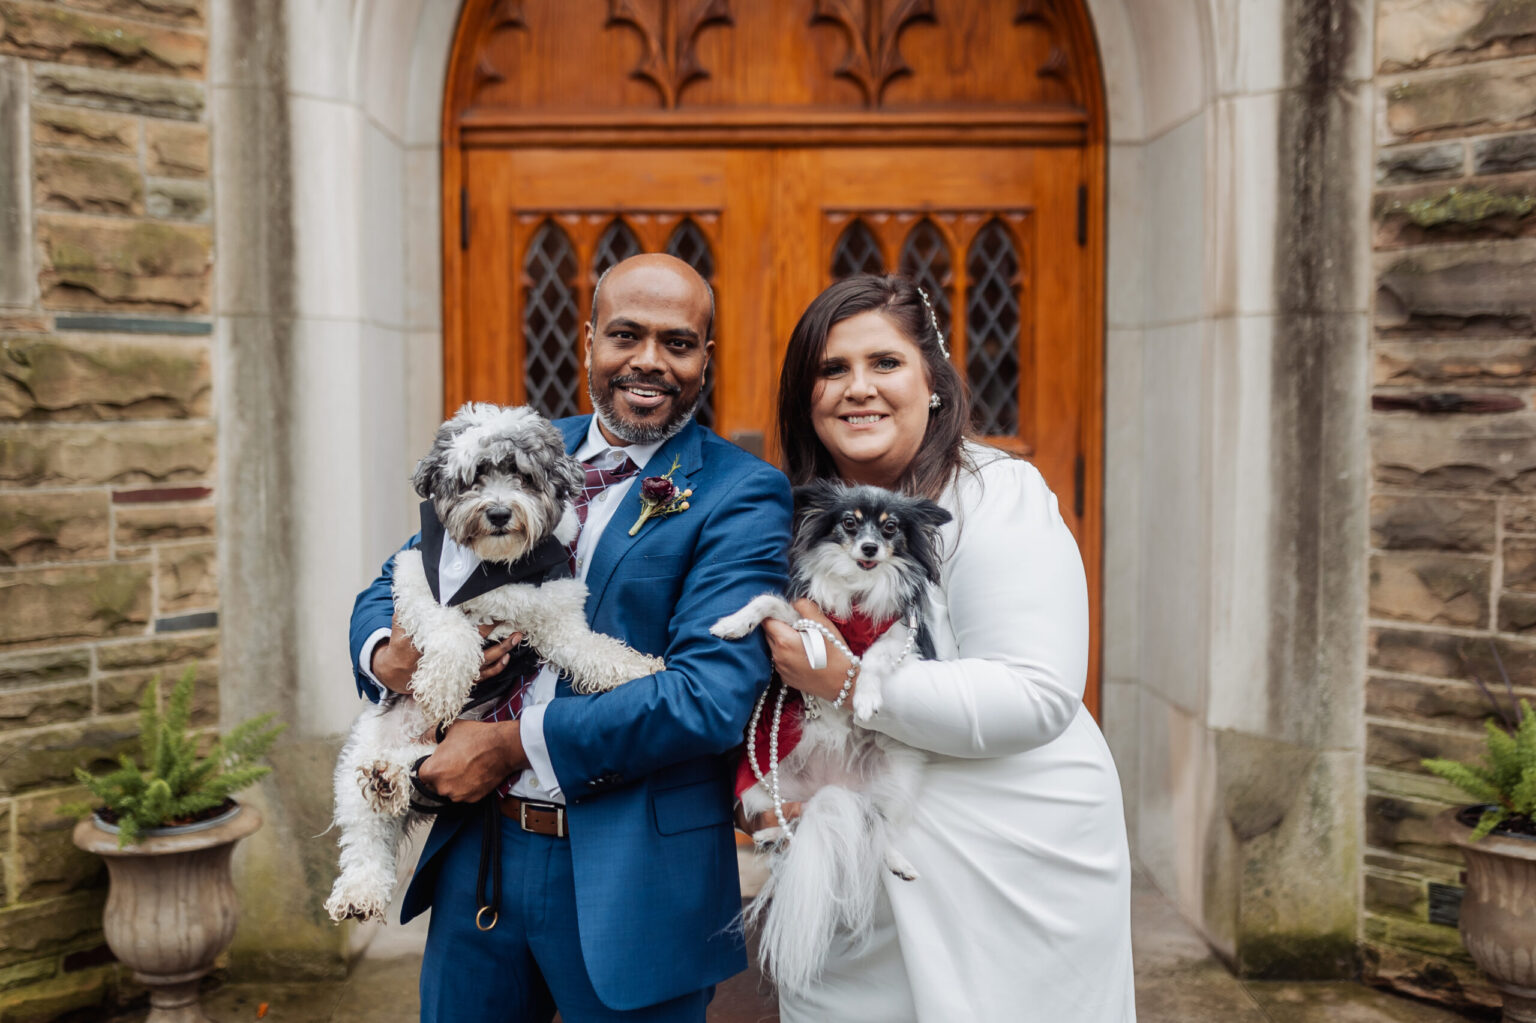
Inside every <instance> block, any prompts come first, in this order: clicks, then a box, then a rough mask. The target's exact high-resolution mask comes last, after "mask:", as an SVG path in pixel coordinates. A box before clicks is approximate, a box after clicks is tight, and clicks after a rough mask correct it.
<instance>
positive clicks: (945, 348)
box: [917, 288, 949, 359]
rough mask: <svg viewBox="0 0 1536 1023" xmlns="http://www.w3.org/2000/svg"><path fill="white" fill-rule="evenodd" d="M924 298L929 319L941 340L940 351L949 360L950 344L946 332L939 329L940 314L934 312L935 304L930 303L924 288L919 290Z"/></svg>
mask: <svg viewBox="0 0 1536 1023" xmlns="http://www.w3.org/2000/svg"><path fill="white" fill-rule="evenodd" d="M917 293H918V295H920V296H921V297H922V300H923V305H925V306H927V307H928V319H929V321H930V322H931V323H932V324H933V333H934V336H935V337H937V338H938V339H939V351H941V352H943V353H944V358H946V359H947V358H949V343H948V342H946V341H945V340H944V332H943V331H942V330H940V329H939V314H938V313H936V312H934V311H933V303H932V302H930V301H928V292H926V291H924V290H923V289H922V288H918V289H917Z"/></svg>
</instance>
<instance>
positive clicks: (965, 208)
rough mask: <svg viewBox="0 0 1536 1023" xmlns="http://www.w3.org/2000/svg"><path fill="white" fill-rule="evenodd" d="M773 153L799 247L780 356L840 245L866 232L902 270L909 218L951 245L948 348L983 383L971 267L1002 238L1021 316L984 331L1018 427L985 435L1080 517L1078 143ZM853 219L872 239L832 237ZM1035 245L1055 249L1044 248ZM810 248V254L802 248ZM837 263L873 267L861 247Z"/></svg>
mask: <svg viewBox="0 0 1536 1023" xmlns="http://www.w3.org/2000/svg"><path fill="white" fill-rule="evenodd" d="M897 157H899V159H898V158H897ZM780 162H781V166H780V170H779V174H778V178H779V180H780V182H781V183H783V184H784V185H785V186H786V192H785V195H784V198H783V200H782V202H781V204H780V208H779V210H778V211H777V212H776V215H775V218H774V219H775V223H776V225H777V229H778V231H779V233H780V243H781V244H783V245H785V246H786V247H788V248H789V249H791V250H794V251H796V252H798V253H801V254H802V256H801V259H800V261H799V262H800V265H799V266H798V267H797V268H796V269H795V271H794V278H793V281H792V283H791V282H785V283H784V285H783V286H781V287H780V289H779V292H778V309H777V315H776V321H777V326H776V329H775V337H776V339H777V341H778V354H779V357H780V358H782V352H783V345H784V344H785V343H786V342H787V338H788V336H789V331H790V330H791V329H792V327H793V324H794V322H795V320H796V319H797V318H798V317H799V314H800V312H801V310H803V309H804V307H805V305H806V303H807V302H809V301H810V299H811V298H813V297H814V296H815V295H816V294H817V293H818V292H819V291H820V290H821V289H822V288H824V287H825V286H826V285H827V284H829V283H831V281H832V280H833V279H835V277H836V276H838V274H837V272H836V269H838V267H837V265H836V264H837V263H838V262H839V261H838V260H837V258H836V257H837V256H839V255H841V254H843V252H846V251H848V250H849V249H855V250H856V251H857V252H858V253H860V254H862V253H863V252H865V251H867V249H868V245H869V243H871V242H872V243H873V244H874V245H876V246H878V248H879V250H880V255H879V258H878V264H879V265H878V269H883V270H897V269H900V267H901V254H902V250H903V248H904V247H905V246H906V243H907V242H908V241H909V240H911V238H912V234H913V231H914V230H916V229H917V227H918V225H920V224H925V223H926V224H928V225H931V227H932V230H933V232H934V237H935V238H936V240H938V241H939V242H941V243H942V244H943V245H945V246H947V264H948V274H947V279H946V280H943V281H940V282H938V283H940V284H942V285H943V289H944V296H945V299H946V300H947V301H946V303H943V304H947V305H948V307H949V309H950V311H951V315H950V324H949V331H948V333H949V336H950V338H951V340H952V344H951V354H952V356H953V358H954V360H955V362H956V364H957V366H959V367H960V369H961V373H962V375H965V376H967V377H968V379H969V382H970V383H971V385H972V390H973V391H982V390H984V387H985V384H986V383H987V381H986V380H985V379H984V378H983V377H982V376H981V375H980V371H981V370H985V369H986V363H985V361H984V359H983V354H984V353H981V352H979V351H977V352H971V351H970V350H969V346H968V341H969V335H970V333H971V330H970V328H971V325H972V324H971V321H972V319H973V315H968V314H974V312H975V310H976V308H977V306H978V305H985V304H986V303H984V302H982V301H981V299H982V298H983V297H984V296H981V295H978V294H976V293H975V289H974V288H973V287H972V285H973V284H981V283H990V282H987V281H977V282H973V281H971V280H969V276H970V274H969V271H970V270H971V269H972V267H973V265H974V264H975V262H976V260H975V258H973V257H975V256H977V255H978V254H979V253H978V246H979V243H981V242H985V241H986V240H987V239H988V238H989V237H994V236H995V237H1003V238H1006V239H1007V244H1008V245H1009V246H1010V248H1011V252H1012V253H1013V256H1014V259H1015V262H1016V264H1017V266H1016V269H1015V271H1014V273H1013V274H1012V275H1011V276H1012V277H1013V278H1014V280H1013V281H1012V287H1013V289H1014V291H1013V297H1014V299H1015V300H1016V301H1017V303H1018V307H1019V308H1018V320H1017V322H1016V324H1013V325H1005V326H1004V328H1003V329H1002V330H1000V331H994V332H992V334H991V335H990V336H989V337H988V338H987V339H988V340H990V341H992V342H993V347H996V342H997V341H999V340H1001V339H1003V338H1006V341H1007V343H1008V344H1010V345H1011V346H1012V353H1011V354H1012V359H1013V360H1016V361H1013V362H1011V364H1012V365H1014V366H1015V367H1016V380H1014V381H1012V382H1011V383H1012V389H1014V393H1013V395H1012V396H1011V397H1012V408H1013V409H1014V411H1013V413H1012V415H1011V416H1010V417H1008V419H1007V421H1009V422H1010V423H1011V425H1012V427H1013V428H1012V429H1011V430H1010V431H1009V432H1008V433H1006V434H1001V435H999V434H996V433H994V434H993V435H992V436H990V437H989V440H991V441H992V442H993V443H997V444H999V445H1000V446H1003V447H1007V448H1010V449H1012V450H1014V451H1018V452H1020V453H1023V454H1026V455H1028V456H1029V457H1030V458H1031V460H1032V461H1034V462H1035V463H1036V465H1037V466H1038V467H1039V468H1040V470H1041V472H1042V473H1043V474H1044V475H1045V477H1046V479H1047V480H1048V481H1049V482H1050V483H1051V485H1052V487H1053V489H1055V490H1056V491H1057V492H1058V493H1059V494H1061V495H1063V498H1062V501H1063V512H1064V514H1065V516H1066V517H1067V518H1068V521H1069V522H1070V523H1071V524H1072V525H1073V527H1074V529H1078V527H1080V526H1081V524H1082V523H1081V521H1080V520H1081V517H1082V516H1081V515H1080V514H1078V513H1077V512H1076V509H1075V507H1074V505H1075V503H1076V502H1075V500H1074V498H1075V485H1076V479H1075V473H1076V460H1077V458H1078V456H1079V455H1080V454H1082V448H1081V440H1082V438H1081V435H1080V433H1079V431H1078V430H1077V429H1076V426H1077V423H1078V420H1079V418H1080V417H1081V415H1082V414H1083V412H1084V411H1085V405H1086V402H1085V396H1084V395H1083V391H1082V386H1081V385H1082V367H1081V365H1080V362H1081V353H1082V345H1081V343H1080V334H1079V333H1078V331H1079V330H1080V325H1081V322H1082V317H1081V315H1080V313H1078V312H1077V311H1076V307H1079V306H1081V305H1082V303H1083V301H1084V298H1083V295H1082V293H1081V291H1080V290H1079V289H1078V284H1077V282H1078V281H1079V280H1080V279H1081V277H1082V267H1081V265H1082V264H1083V263H1084V262H1086V258H1087V254H1086V251H1085V250H1084V249H1082V248H1081V247H1080V246H1079V245H1078V243H1077V203H1076V197H1077V189H1078V182H1079V181H1080V178H1079V176H1078V172H1079V155H1078V153H1077V152H1076V151H1073V150H1057V151H1046V152H1039V151H1033V152H1032V151H1028V150H1024V151H1009V150H1002V151H999V150H997V149H977V150H966V149H959V148H945V149H930V150H924V149H910V148H909V149H903V150H901V151H899V153H872V152H869V151H867V150H857V149H850V150H839V149H831V148H816V149H803V150H785V151H783V152H781V153H780ZM978 166H979V167H984V168H985V170H984V171H983V172H981V173H978V174H976V175H975V176H971V175H968V174H966V173H965V172H964V169H965V168H970V167H978ZM896 168H899V173H898V172H897V170H896ZM860 226H862V227H864V228H865V229H866V230H865V232H864V235H865V237H867V238H868V239H869V242H866V243H864V244H863V245H859V246H857V248H856V247H855V245H850V246H848V248H847V249H845V250H843V252H840V250H839V242H844V241H847V240H848V238H849V236H850V234H851V233H852V232H855V231H857V230H858V229H859V227H860ZM856 244H857V243H856ZM1042 251H1044V252H1049V253H1051V254H1052V255H1051V258H1050V259H1049V260H1042V259H1041V258H1040V257H1039V256H1038V253H1039V252H1042ZM806 253H815V254H816V255H815V257H814V258H805V256H804V254H806ZM842 262H843V263H844V264H845V265H851V263H860V264H861V267H862V268H865V269H876V268H877V267H875V266H871V265H869V264H868V262H867V261H863V260H861V259H857V258H855V259H853V260H852V261H850V260H843V261H842ZM968 356H970V357H973V358H974V359H975V363H971V362H968ZM1079 532H1080V530H1079Z"/></svg>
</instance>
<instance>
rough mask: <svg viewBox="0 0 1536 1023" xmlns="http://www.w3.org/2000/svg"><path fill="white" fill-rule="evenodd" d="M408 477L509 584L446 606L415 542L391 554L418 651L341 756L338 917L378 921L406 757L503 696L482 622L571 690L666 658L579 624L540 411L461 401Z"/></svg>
mask: <svg viewBox="0 0 1536 1023" xmlns="http://www.w3.org/2000/svg"><path fill="white" fill-rule="evenodd" d="M412 483H413V484H414V485H415V488H416V492H417V493H418V494H420V495H421V497H422V498H423V499H424V504H423V510H422V516H423V520H424V526H425V527H432V528H441V530H442V531H443V533H445V534H446V536H447V537H448V538H450V539H452V540H453V541H454V542H455V543H458V544H459V545H461V546H463V547H467V548H468V549H469V550H470V551H472V552H474V553H475V554H476V555H478V556H479V557H480V559H481V561H482V564H481V566H480V569H479V571H481V572H490V571H492V570H494V571H495V572H497V573H499V575H498V577H497V578H503V577H504V579H505V581H504V582H502V583H501V584H500V585H496V586H494V588H489V589H487V590H486V591H485V592H482V593H480V594H478V595H477V596H474V597H471V598H470V599H468V600H464V601H463V602H462V603H459V604H457V605H455V606H445V605H444V603H443V602H442V601H440V600H439V599H438V595H437V594H436V593H434V592H433V583H432V581H431V580H435V579H436V578H437V574H436V565H433V566H431V580H429V578H428V568H427V566H425V565H424V564H423V561H422V551H421V549H420V548H410V549H407V550H403V551H401V552H400V553H399V554H397V555H395V564H394V598H395V614H396V617H397V618H398V620H399V622H400V624H401V626H402V628H403V629H404V630H405V633H406V635H408V636H409V637H410V639H411V642H412V643H414V644H415V645H416V647H417V649H419V650H420V651H421V660H420V661H419V663H418V664H417V666H416V672H415V674H414V675H413V676H412V677H411V695H410V696H405V697H398V698H393V699H388V700H384V701H381V702H379V703H378V704H372V705H370V706H369V707H367V708H366V709H365V710H364V711H363V712H362V713H361V714H359V715H358V717H357V720H356V722H354V723H353V725H352V731H351V734H350V735H349V736H348V738H347V742H346V745H345V746H344V747H343V748H342V751H341V756H340V758H339V759H338V761H337V763H336V777H335V789H336V824H337V825H338V826H339V827H340V829H341V836H340V839H339V844H340V845H341V875H340V876H339V877H338V878H337V879H336V884H335V887H334V888H333V889H332V891H331V896H330V898H329V899H328V900H326V904H325V908H326V910H327V911H328V912H329V913H330V915H331V918H332V919H333V920H338V921H339V920H344V919H347V918H353V919H359V920H382V919H383V917H384V910H385V908H386V907H387V906H388V905H389V900H390V897H391V895H392V894H393V892H394V888H395V856H396V852H397V851H398V848H399V845H400V842H401V840H402V839H403V838H404V837H405V835H406V834H407V833H408V832H409V831H410V829H411V828H413V827H414V826H415V825H417V824H419V823H420V822H421V821H422V820H425V819H426V818H425V816H424V815H423V814H421V813H418V812H416V811H415V810H413V809H411V805H410V803H411V784H410V773H411V769H412V766H413V765H414V764H415V763H416V762H417V761H418V760H420V759H421V758H422V757H424V756H427V755H429V754H430V753H431V752H432V750H433V749H434V748H435V746H436V743H437V736H438V734H439V730H440V728H441V727H443V726H446V725H447V724H448V723H449V722H451V721H454V720H455V719H457V718H459V717H471V718H478V717H483V716H484V715H485V714H488V713H489V712H490V711H491V710H492V709H493V707H494V705H495V704H496V702H498V699H499V698H502V697H505V696H506V695H507V687H505V686H503V687H502V688H501V689H500V690H499V691H498V690H496V689H494V688H491V689H489V690H488V689H487V686H485V685H481V686H478V687H477V686H476V685H475V680H476V678H477V676H478V675H479V673H480V667H481V663H482V660H483V656H482V650H483V647H484V644H485V643H486V642H487V640H486V639H485V638H483V637H482V636H481V635H480V632H479V629H478V628H477V626H480V625H486V624H491V623H495V624H496V628H495V629H494V630H493V631H492V632H491V634H490V640H491V641H495V640H499V639H502V638H504V637H506V636H509V635H511V634H512V633H514V632H520V633H522V634H523V642H524V643H526V644H527V645H528V646H530V647H531V648H532V649H533V651H535V652H536V653H537V655H538V658H539V659H540V660H543V661H547V662H549V663H550V664H552V665H554V666H555V667H556V668H558V669H560V670H562V671H563V672H564V673H565V674H568V675H570V676H571V679H572V688H573V689H575V690H576V691H577V692H582V693H593V692H602V691H604V690H608V689H612V688H614V687H615V686H618V685H620V684H622V683H624V682H627V681H629V680H630V679H634V678H640V677H642V676H645V675H650V674H653V673H654V672H658V671H661V670H663V668H664V667H665V665H664V664H663V663H662V661H661V660H660V659H659V658H655V657H649V656H646V655H645V654H641V653H639V652H637V651H635V650H633V649H631V648H630V647H629V646H627V645H625V644H624V643H622V642H620V641H619V640H617V639H614V638H612V637H611V636H605V635H602V634H600V633H594V632H593V631H592V630H591V629H590V628H589V627H588V626H587V617H586V603H587V587H586V584H584V583H583V582H581V581H580V580H579V579H573V578H571V573H570V568H569V564H568V558H569V554H568V550H567V548H568V545H569V544H570V543H571V542H572V541H573V540H575V538H576V534H577V532H578V530H579V528H580V523H579V520H578V518H577V515H576V510H575V505H574V501H575V499H576V497H577V495H579V494H580V493H581V490H582V483H583V472H582V468H581V465H580V463H579V462H577V461H576V460H575V459H574V458H572V457H570V456H569V455H567V454H566V453H565V442H564V439H563V438H562V437H561V435H560V431H558V430H557V429H555V427H554V426H553V425H552V424H551V423H550V422H549V421H548V420H546V419H545V418H544V417H542V416H540V415H539V414H538V413H537V412H535V411H534V410H532V409H530V408H526V407H521V406H520V407H516V408H507V407H502V406H498V405H489V404H483V403H476V404H468V405H465V406H464V407H463V408H461V409H459V411H458V412H457V413H456V414H455V415H454V417H453V418H452V419H450V420H449V421H448V422H446V423H444V424H443V425H442V427H440V428H439V429H438V431H437V437H436V440H435V441H434V443H433V445H432V450H431V451H429V452H428V453H427V456H426V457H425V458H423V459H422V460H421V461H420V462H419V463H418V464H417V466H416V472H415V474H414V475H413V477H412ZM433 516H435V522H434V521H431V519H432V517H433ZM439 523H440V527H438V524H439ZM511 674H512V673H511V672H507V673H503V676H502V677H504V678H505V677H507V676H509V675H511Z"/></svg>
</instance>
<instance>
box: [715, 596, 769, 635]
mask: <svg viewBox="0 0 1536 1023" xmlns="http://www.w3.org/2000/svg"><path fill="white" fill-rule="evenodd" d="M757 625H758V617H757V615H756V614H755V613H754V609H753V608H752V605H750V604H748V605H747V606H746V607H744V608H742V609H741V610H740V611H737V612H736V613H735V614H728V615H726V616H725V617H724V618H722V619H720V620H719V621H718V622H716V623H715V624H713V625H711V626H710V627H709V634H710V635H711V636H718V637H720V638H721V639H740V638H741V637H743V636H745V635H747V633H749V632H751V631H752V630H753V629H755V628H757Z"/></svg>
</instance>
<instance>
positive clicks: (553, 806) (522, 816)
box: [517, 799, 565, 838]
mask: <svg viewBox="0 0 1536 1023" xmlns="http://www.w3.org/2000/svg"><path fill="white" fill-rule="evenodd" d="M529 805H530V801H529V800H526V799H523V800H519V801H518V804H517V823H518V826H519V827H521V828H522V829H523V830H524V831H526V832H528V833H529V834H534V835H536V834H538V832H537V831H534V830H533V829H532V828H530V827H529V826H528V807H529ZM532 805H533V808H534V809H535V810H553V811H554V813H555V837H556V838H564V837H565V807H563V806H561V805H560V804H559V803H533V804H532Z"/></svg>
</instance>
